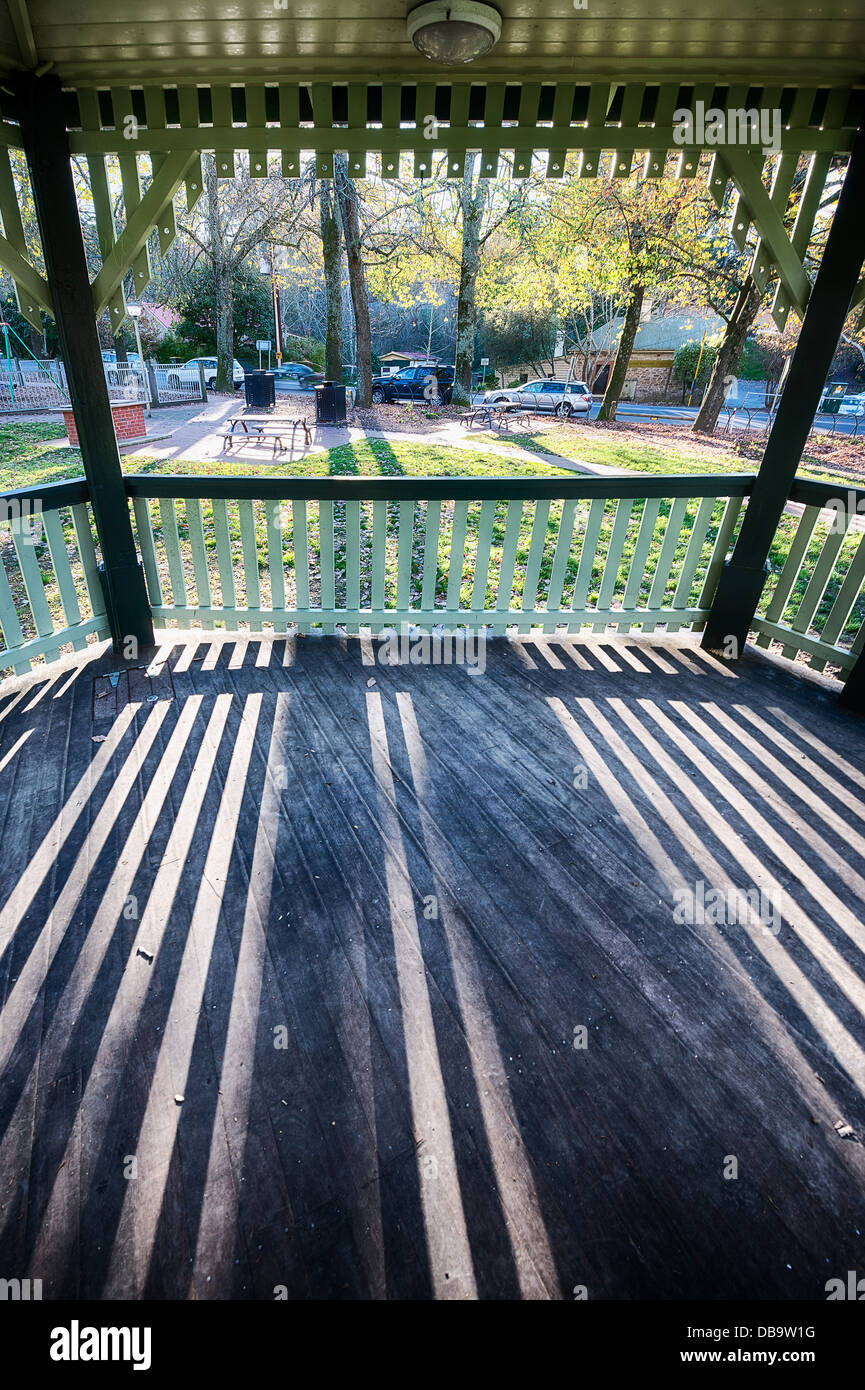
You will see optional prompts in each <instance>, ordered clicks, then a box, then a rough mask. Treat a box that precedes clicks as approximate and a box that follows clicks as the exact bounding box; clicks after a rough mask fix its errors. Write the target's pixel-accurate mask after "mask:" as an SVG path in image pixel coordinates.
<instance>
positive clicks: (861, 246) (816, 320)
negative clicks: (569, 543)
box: [702, 128, 865, 658]
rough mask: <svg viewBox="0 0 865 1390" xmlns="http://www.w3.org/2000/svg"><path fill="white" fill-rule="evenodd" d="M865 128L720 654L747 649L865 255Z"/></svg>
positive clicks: (713, 642) (756, 497) (722, 596)
mask: <svg viewBox="0 0 865 1390" xmlns="http://www.w3.org/2000/svg"><path fill="white" fill-rule="evenodd" d="M863 206H865V128H863V129H861V130H860V131H859V133H858V134H857V137H856V141H855V143H854V146H853V151H852V154H851V156H850V163H849V165H848V166H847V175H846V177H845V179H844V184H843V186H842V189H841V193H840V195H839V198H838V205H837V208H836V210H835V216H834V218H833V220H832V225H831V227H830V229H829V236H828V239H827V242H826V249H825V251H824V252H823V259H822V261H821V263H820V269H819V271H818V272H817V279H816V281H815V283H814V288H813V290H812V291H811V297H810V300H809V302H808V307H807V309H806V310H805V317H804V319H803V322H802V331H801V333H800V334H799V341H798V343H797V345H796V351H795V353H794V355H793V361H792V364H791V367H790V373H789V376H788V378H787V384H786V386H785V388H784V394H783V396H782V398H781V404H780V405H779V406H778V411H777V414H776V416H775V423H774V425H773V426H772V432H771V434H770V435H769V439H768V442H767V444H766V450H765V453H764V455H763V462H762V463H761V465H760V471H759V473H758V475H757V481H756V483H755V485H754V490H753V493H752V494H751V499H750V501H749V503H748V507H747V510H746V512H745V518H744V521H743V522H742V529H741V531H740V532H739V538H738V541H737V542H736V549H735V550H734V552H733V557H732V559H731V561H730V563H729V564H728V565H726V566H725V568H724V570H723V572H722V574H721V579H720V582H719V584H718V589H717V592H716V595H715V601H714V603H713V605H712V612H711V614H710V616H709V619H708V622H707V623H706V629H705V632H704V634H703V641H702V646H703V647H704V648H705V649H706V650H707V651H711V652H714V653H716V654H717V655H719V656H727V657H732V658H736V657H738V656H740V655H741V654H742V651H743V650H744V646H745V642H746V641H747V637H748V632H749V631H750V628H751V623H752V621H753V618H754V614H755V613H756V611H757V606H758V604H759V602H760V597H761V595H762V592H763V586H764V584H765V582H766V566H767V562H768V556H769V550H770V547H771V545H772V541H773V539H774V537H775V533H776V531H777V529H778V523H779V522H780V520H781V516H782V514H783V511H784V508H785V506H786V505H787V500H788V498H789V496H790V490H791V488H792V486H793V482H794V479H795V476H796V470H797V468H798V466H799V459H800V458H801V456H802V450H803V448H804V447H805V442H806V440H807V438H808V431H809V430H810V428H811V424H812V422H813V419H814V414H815V412H816V410H817V407H818V405H819V403H820V397H821V395H822V392H823V385H824V382H825V380H826V377H827V375H828V372H829V368H830V366H831V364H832V358H833V356H834V354H835V348H836V346H837V343H838V338H839V335H840V333H841V330H842V328H843V326H844V320H845V318H846V317H847V314H848V313H849V310H850V300H851V297H852V295H853V291H854V289H855V288H856V282H857V279H858V277H859V274H860V272H861V269H862V263H863V260H865V224H863V222H862V207H863Z"/></svg>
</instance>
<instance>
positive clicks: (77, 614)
mask: <svg viewBox="0 0 865 1390" xmlns="http://www.w3.org/2000/svg"><path fill="white" fill-rule="evenodd" d="M42 522H43V525H44V527H45V536H46V539H47V541H48V551H49V554H50V556H51V567H52V569H53V570H54V578H55V579H56V581H57V588H58V589H59V591H60V602H61V604H62V605H63V615H64V617H65V619H66V625H67V627H71V626H72V625H73V624H76V623H80V622H81V609H80V608H79V606H78V595H77V593H76V592H75V581H74V579H73V578H72V568H71V566H70V564H69V554H68V552H67V550H66V537H65V536H64V534H63V523H62V521H61V520H60V513H59V512H55V511H50V512H44V513H43V515H42ZM86 644H87V638H86V636H85V637H81V636H80V635H79V636H78V637H77V638H76V639H74V646H75V647H76V648H79V647H81V646H82V645H84V646H86Z"/></svg>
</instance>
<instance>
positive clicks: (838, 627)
mask: <svg viewBox="0 0 865 1390" xmlns="http://www.w3.org/2000/svg"><path fill="white" fill-rule="evenodd" d="M848 534H849V533H848ZM863 581H865V533H863V535H862V537H861V539H860V541H859V544H858V546H857V547H856V553H855V555H854V556H853V559H852V560H851V561H850V565H849V568H848V570H847V573H846V574H845V576H844V578H843V579H842V581H841V587H840V588H839V590H838V593H837V594H836V595H835V601H834V603H833V604H832V607H831V608H830V609H829V612H828V613H827V615H826V621H825V623H824V624H823V630H822V632H821V633H820V640H821V642H831V643H832V644H833V645H834V644H835V643H836V642H837V640H838V638H839V637H840V635H841V633H842V631H843V630H844V627H845V626H846V623H847V619H848V618H849V617H850V614H851V613H852V612H853V605H854V604H855V602H856V600H857V598H858V597H859V591H860V590H861V588H862V583H863ZM810 664H811V666H812V667H813V669H814V670H815V671H822V670H823V668H824V666H825V665H826V660H825V659H824V658H823V657H815V656H812V658H811V663H810Z"/></svg>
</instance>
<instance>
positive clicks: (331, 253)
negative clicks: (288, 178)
mask: <svg viewBox="0 0 865 1390" xmlns="http://www.w3.org/2000/svg"><path fill="white" fill-rule="evenodd" d="M319 215H320V220H321V251H322V259H323V261H324V297H325V314H326V327H325V336H324V374H325V377H326V378H327V380H328V381H336V382H341V381H342V241H341V236H340V226H339V216H338V214H337V208H336V200H335V198H334V190H333V186H332V184H331V183H330V182H328V181H325V180H322V182H321V183H320V184H319Z"/></svg>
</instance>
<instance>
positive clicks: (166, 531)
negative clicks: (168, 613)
mask: <svg viewBox="0 0 865 1390" xmlns="http://www.w3.org/2000/svg"><path fill="white" fill-rule="evenodd" d="M159 519H160V521H161V522H162V543H163V545H164V546H165V558H166V559H167V561H168V576H169V578H170V580H171V602H172V604H173V606H174V607H175V608H185V607H186V603H187V599H186V581H185V579H184V575H183V558H182V556H181V554H180V535H179V532H178V530H177V510H176V508H175V505H174V501H173V499H172V498H170V497H160V499H159Z"/></svg>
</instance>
